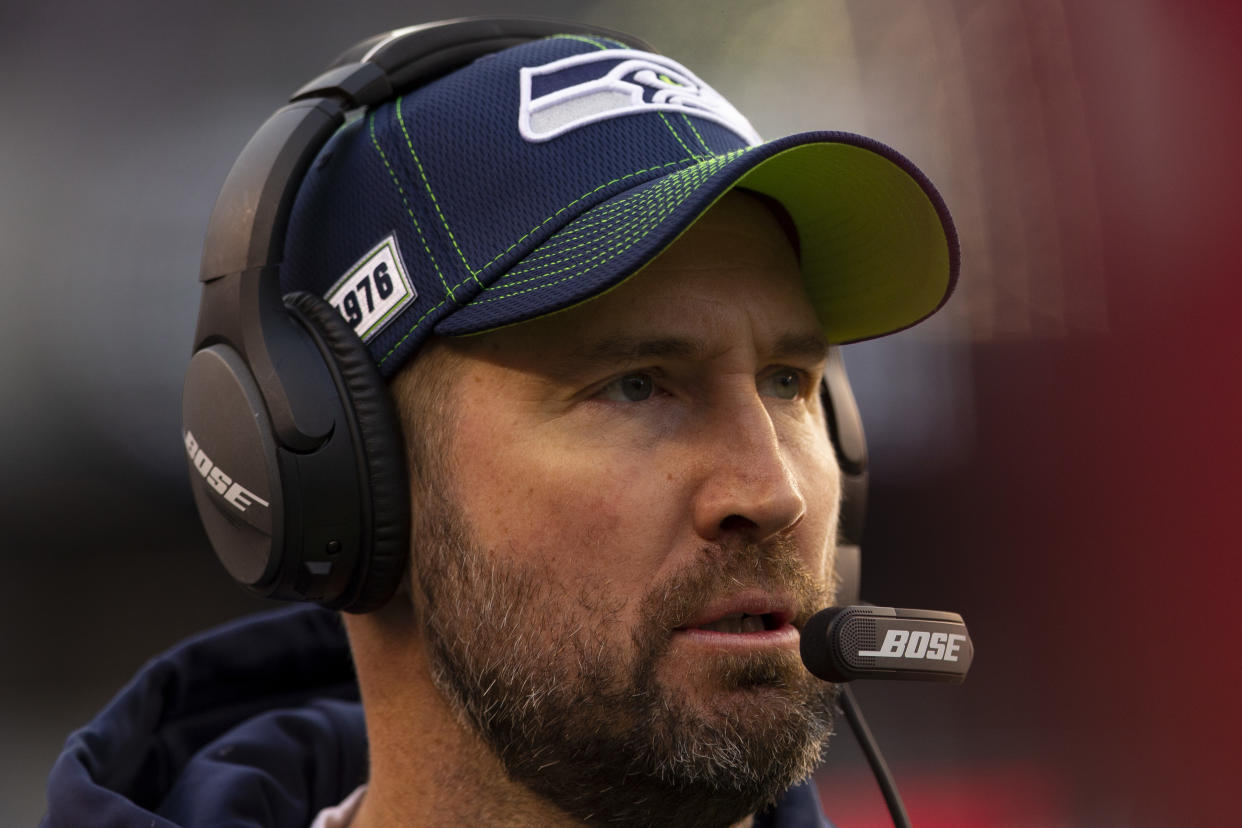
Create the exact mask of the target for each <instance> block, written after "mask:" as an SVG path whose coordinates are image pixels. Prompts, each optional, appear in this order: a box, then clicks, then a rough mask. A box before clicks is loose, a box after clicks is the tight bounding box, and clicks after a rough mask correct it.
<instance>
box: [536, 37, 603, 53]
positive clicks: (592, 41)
mask: <svg viewBox="0 0 1242 828" xmlns="http://www.w3.org/2000/svg"><path fill="white" fill-rule="evenodd" d="M555 38H561V39H562V40H580V41H582V42H583V43H590V44H591V45H592V46H594V47H595V48H596V49H599V50H600V51H607V49H608V47H607V46H605V45H604V44H602V43H600V42H599V41H598V40H595V39H594V38H590V37H586V36H585V35H576V34H555V35H551V36H550V37H549V38H548V39H549V40H552V39H555Z"/></svg>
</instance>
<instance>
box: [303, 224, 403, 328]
mask: <svg viewBox="0 0 1242 828" xmlns="http://www.w3.org/2000/svg"><path fill="white" fill-rule="evenodd" d="M417 298H418V291H417V290H415V289H414V286H413V285H412V284H410V277H409V276H407V275H406V270H405V266H404V265H403V264H402V262H401V252H400V251H399V250H398V249H397V239H396V237H395V236H392V235H390V236H388V238H386V239H384V240H383V241H382V242H380V243H379V244H377V245H375V247H373V248H372V249H371V250H370V251H369V252H368V253H367V254H366V255H365V256H363V257H362V258H361V259H359V260H358V261H357V263H355V264H354V266H353V267H351V268H350V269H349V270H348V271H347V272H346V273H345V275H344V276H342V277H341V278H340V279H338V280H337V281H336V284H334V285H333V286H332V287H331V288H330V289H329V290H328V292H327V294H326V295H325V296H324V299H326V300H327V301H328V303H329V304H331V305H332V307H334V308H336V310H337V312H338V313H340V315H341V316H342V317H343V318H344V319H345V321H346V322H347V323H349V325H350V327H352V328H353V329H354V333H356V334H358V337H359V338H360V339H361V340H362V341H363V342H370V341H371V340H372V339H374V338H375V336H376V335H378V334H379V332H380V331H382V330H384V328H386V327H387V326H388V323H389V322H392V320H394V319H396V318H397V315H398V314H399V313H400V312H401V310H402V309H403V308H405V306H406V305H408V304H410V303H411V302H413V301H414V300H415V299H417Z"/></svg>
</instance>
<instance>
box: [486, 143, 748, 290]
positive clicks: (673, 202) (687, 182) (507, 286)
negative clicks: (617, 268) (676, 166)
mask: <svg viewBox="0 0 1242 828" xmlns="http://www.w3.org/2000/svg"><path fill="white" fill-rule="evenodd" d="M739 154H741V153H740V152H739ZM708 166H709V165H706V164H705V165H702V167H700V168H699V169H698V170H695V172H697V173H699V175H698V176H693V175H688V176H680V175H679V176H678V178H680V179H681V180H680V181H676V180H674V181H672V182H671V183H673V184H682V185H683V186H682V187H681V188H679V189H681V190H682V192H680V193H679V194H677V196H676V197H674V198H667V197H665V198H662V199H661V209H660V210H658V212H655V213H651V212H647V211H644V212H645V216H646V218H648V219H649V221H648V222H647V223H646V225H645V227H644V226H643V225H642V224H634V225H627V226H626V227H625V228H624V229H629V230H633V231H634V232H635V233H636V235H634V236H631V237H629V238H622V239H621V240H620V241H618V242H617V243H616V244H613V245H612V246H610V247H605V248H603V249H601V250H599V251H598V252H596V254H595V255H594V256H591V257H589V258H587V259H585V260H584V261H581V262H578V263H572V264H568V265H566V266H565V267H561V268H558V269H557V270H553V271H549V272H545V273H540V274H538V275H536V276H533V277H530V278H528V279H523V280H520V281H517V282H510V281H506V282H505V283H504V284H495V285H492V286H490V287H489V288H487V290H489V291H491V290H505V291H506V292H505V293H504V294H503V295H500V296H493V297H491V298H487V299H483V298H476V299H474V300H473V302H472V304H483V303H486V302H499V301H501V300H504V299H509V298H512V297H515V296H521V295H523V294H527V293H532V292H534V291H536V290H541V289H542V288H546V287H552V286H554V285H559V284H563V283H565V282H568V281H570V280H572V279H575V278H577V277H578V276H581V275H584V274H586V273H590V272H591V271H592V270H595V269H596V268H598V267H601V266H602V265H604V264H606V263H608V262H609V261H611V260H613V259H615V258H616V257H617V256H620V255H621V254H622V253H624V252H625V251H627V250H629V249H630V248H632V247H633V246H634V245H635V244H637V243H638V242H640V241H641V240H642V239H644V238H646V237H647V235H648V234H650V233H651V231H652V230H653V229H655V228H656V227H658V226H659V225H660V224H661V223H662V222H663V221H664V220H665V219H666V218H667V217H668V216H669V214H670V213H671V212H672V211H673V210H675V209H676V208H677V206H679V205H680V204H682V203H684V202H685V200H686V199H687V198H689V196H690V195H691V194H692V193H693V192H694V191H695V190H697V189H698V188H699V187H701V186H702V185H703V184H704V183H706V182H707V180H708V179H709V178H711V177H712V176H713V175H715V173H717V172H719V170H720V168H721V167H723V166H724V165H723V164H720V165H718V166H716V169H711V170H708V169H707V168H708ZM673 178H674V176H670V179H673ZM694 178H698V180H697V181H694V180H692V179H694ZM664 183H666V182H661V184H664ZM656 189H657V187H653V188H652V191H654V190H656ZM666 189H671V188H666ZM649 194H651V191H649V192H648V193H644V194H642V195H643V196H647V195H649ZM658 195H659V196H664V195H665V193H663V192H661V193H659V194H658ZM642 200H644V201H645V200H650V199H642ZM633 202H634V203H639V202H640V197H636V198H635V199H634V200H633ZM582 246H584V245H578V247H582ZM574 249H576V248H574ZM564 252H569V251H564ZM609 253H611V254H612V255H608V254H609ZM601 257H602V258H601ZM590 262H594V263H593V264H591V265H590V266H589V267H584V268H583V269H581V270H579V271H578V272H576V273H574V274H572V275H570V276H566V277H565V278H563V279H557V280H556V281H553V282H545V283H543V284H537V285H534V286H532V287H527V288H523V289H521V290H511V289H512V288H514V287H516V286H517V285H520V284H527V283H529V282H534V281H538V280H540V279H546V278H548V277H551V276H555V275H556V274H558V273H564V272H565V271H567V270H574V269H575V268H578V267H582V266H583V265H585V264H587V263H590ZM514 272H515V273H516V271H514Z"/></svg>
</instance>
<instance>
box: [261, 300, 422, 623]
mask: <svg viewBox="0 0 1242 828" xmlns="http://www.w3.org/2000/svg"><path fill="white" fill-rule="evenodd" d="M285 306H286V307H287V308H289V310H290V313H291V314H292V315H293V316H294V318H296V319H298V320H300V321H301V322H302V324H303V325H305V326H306V327H307V328H308V329H310V330H311V332H312V334H314V335H315V337H316V339H317V340H318V341H319V343H320V347H321V348H323V349H324V350H325V358H326V359H327V360H328V362H329V364H330V366H331V367H332V368H333V374H334V376H335V377H336V379H337V382H338V384H339V386H340V391H341V395H342V397H343V399H344V400H345V402H346V406H345V407H346V410H347V411H351V412H352V414H353V422H352V423H351V428H352V430H353V436H354V446H355V451H356V452H357V453H358V454H359V455H360V459H359V462H361V463H363V464H364V469H363V486H362V490H363V492H364V496H365V497H367V498H368V499H369V501H370V508H371V527H370V530H371V531H370V537H371V548H370V549H365V548H364V549H362V550H361V553H360V555H359V564H358V566H359V570H360V571H359V572H357V573H355V575H354V585H352V586H351V587H350V588H349V590H348V591H347V593H346V595H345V596H343V599H342V603H340V604H337V605H334V606H333V608H334V609H340V610H344V611H346V612H356V613H361V612H371V611H372V610H376V609H379V608H380V607H382V606H383V605H384V604H385V603H386V602H387V601H388V599H389V598H391V597H392V594H393V592H395V591H396V589H397V586H398V584H399V583H400V581H401V577H402V575H403V574H404V572H405V559H406V555H407V554H408V553H409V533H410V498H409V484H408V476H407V472H406V463H405V445H404V442H403V440H402V438H401V427H400V421H399V419H398V418H397V413H396V410H395V409H394V407H393V403H392V397H391V395H390V394H389V393H388V387H387V385H386V384H385V383H384V380H383V378H382V377H381V376H380V373H379V369H378V368H376V366H375V362H374V361H373V360H372V359H371V354H370V352H369V351H368V350H367V348H366V346H365V345H364V344H363V343H362V340H360V339H359V338H358V336H357V334H355V333H354V331H353V329H352V328H350V327H349V325H348V324H347V323H346V322H345V320H344V319H342V318H341V315H340V314H339V313H337V311H336V309H335V308H333V307H332V306H331V305H329V304H328V303H327V302H325V301H324V300H323V299H320V298H319V297H318V296H316V295H314V294H312V293H305V292H298V293H291V294H289V295H288V296H286V297H285Z"/></svg>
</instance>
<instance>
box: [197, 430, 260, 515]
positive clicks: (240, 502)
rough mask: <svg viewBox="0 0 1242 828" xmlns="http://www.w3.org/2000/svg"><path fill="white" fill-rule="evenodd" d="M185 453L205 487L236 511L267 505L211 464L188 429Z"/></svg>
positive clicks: (222, 470)
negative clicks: (214, 491) (253, 504)
mask: <svg viewBox="0 0 1242 828" xmlns="http://www.w3.org/2000/svg"><path fill="white" fill-rule="evenodd" d="M185 451H186V454H188V455H190V464H191V465H193V466H194V468H196V469H198V473H199V474H201V475H202V476H203V479H204V480H206V481H207V485H208V486H210V487H211V488H213V489H215V490H216V491H217V492H218V493H219V494H221V495H223V496H224V499H225V500H227V501H228V502H229V503H230V504H231V505H232V506H233V507H234V508H236V509H237V511H239V512H244V511H246V507H247V506H249V505H250V504H251V503H258V504H261V505H263V506H267V505H268V502H267V501H266V500H264V499H263V498H261V497H259V496H258V495H257V494H255V493H254V492H252V491H250V490H249V489H247V488H246V487H244V486H242V485H241V484H240V483H237V482H234V480H233V478H231V477H229V476H228V475H227V474H225V473H224V469H222V468H220V467H219V466H217V465H216V464H215V463H213V462H211V458H210V457H208V456H207V452H205V451H203V450H202V448H200V447H199V445H198V440H195V439H194V435H193V433H191V432H190V431H189V430H188V429H187V430H186V432H185Z"/></svg>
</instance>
